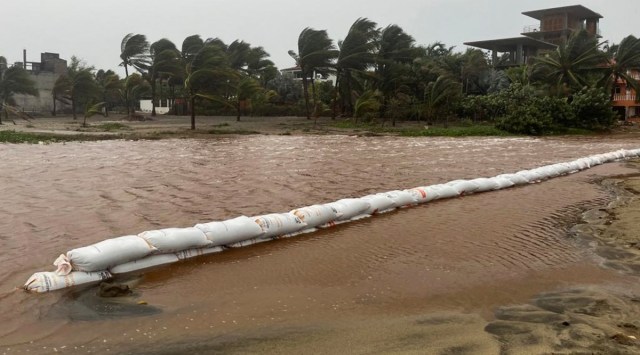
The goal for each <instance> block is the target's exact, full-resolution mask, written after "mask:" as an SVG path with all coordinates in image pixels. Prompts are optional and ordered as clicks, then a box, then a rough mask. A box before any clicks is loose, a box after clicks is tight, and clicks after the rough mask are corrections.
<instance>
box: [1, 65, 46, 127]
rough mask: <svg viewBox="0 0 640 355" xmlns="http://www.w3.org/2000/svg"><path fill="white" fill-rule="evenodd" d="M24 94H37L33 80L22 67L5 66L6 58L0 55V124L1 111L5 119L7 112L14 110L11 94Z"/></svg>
mask: <svg viewBox="0 0 640 355" xmlns="http://www.w3.org/2000/svg"><path fill="white" fill-rule="evenodd" d="M15 94H26V95H33V96H38V89H37V88H36V85H35V82H34V81H33V80H31V78H30V77H29V73H27V71H26V70H24V68H22V67H19V66H13V67H11V68H9V67H8V66H7V60H6V59H5V58H4V57H2V56H0V124H2V112H4V117H5V119H9V112H10V111H11V112H15V111H16V110H15V108H14V107H13V106H15V104H16V103H15V101H14V99H13V95H15Z"/></svg>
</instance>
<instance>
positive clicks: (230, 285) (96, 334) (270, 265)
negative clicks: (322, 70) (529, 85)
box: [0, 136, 640, 353]
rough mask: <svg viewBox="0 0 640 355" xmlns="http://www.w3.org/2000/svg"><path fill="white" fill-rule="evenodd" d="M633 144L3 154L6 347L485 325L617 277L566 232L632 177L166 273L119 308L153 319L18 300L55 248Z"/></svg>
mask: <svg viewBox="0 0 640 355" xmlns="http://www.w3.org/2000/svg"><path fill="white" fill-rule="evenodd" d="M639 143H640V142H637V141H634V140H623V139H618V140H614V139H605V140H600V139H597V138H588V139H585V138H581V139H576V138H554V139H529V138H510V139H492V138H469V139H448V138H415V139H414V138H395V137H368V138H363V137H346V136H304V137H289V136H252V137H236V138H221V139H217V140H162V141H135V142H126V141H106V142H93V143H70V144H51V145H0V196H2V203H0V246H1V247H2V253H0V285H1V286H0V301H1V302H0V324H2V327H0V347H2V349H0V350H3V351H4V349H5V348H6V349H9V350H8V351H9V352H10V353H26V352H27V350H29V351H30V352H31V353H34V352H42V353H48V352H51V351H52V349H54V348H55V350H56V351H58V350H62V349H66V350H74V351H82V352H85V350H90V351H98V352H102V351H106V349H110V350H111V349H113V350H115V351H119V352H123V351H133V352H139V351H142V350H149V351H153V350H154V349H155V350H160V349H164V348H163V346H164V345H162V344H172V346H175V347H176V349H185V347H186V345H185V344H186V343H189V344H209V343H207V342H211V341H216V340H219V341H220V342H223V343H225V344H227V343H233V341H234V339H235V338H233V336H234V335H235V336H237V337H241V336H240V335H239V334H242V336H247V335H249V336H250V335H254V336H258V335H260V336H268V335H269V334H270V333H269V332H273V331H274V329H286V330H291V329H296V330H297V331H304V332H309V333H312V334H313V333H314V331H313V329H324V330H326V329H333V330H335V329H339V327H338V325H344V324H352V323H354V322H356V323H357V322H359V321H361V320H362V319H370V320H377V321H371V322H369V324H384V322H385V321H384V319H387V318H389V317H388V316H389V315H391V316H393V317H401V316H405V315H413V314H421V313H426V312H430V311H433V310H442V309H453V310H458V311H478V312H480V313H484V314H488V313H490V310H491V309H492V307H494V306H496V305H498V304H504V303H509V302H514V301H518V300H521V299H523V298H526V297H530V296H531V295H532V294H533V293H535V292H539V291H541V290H545V289H548V288H550V287H556V286H558V285H562V284H566V283H581V282H591V281H597V280H610V279H614V278H615V277H617V276H615V275H613V274H612V273H611V272H609V271H605V270H602V269H600V268H598V267H597V263H596V262H594V256H593V255H592V253H591V251H590V250H589V248H588V247H586V246H585V245H582V244H581V243H580V241H577V240H575V239H572V238H570V237H569V236H568V233H567V224H568V223H570V222H572V221H575V218H576V216H577V215H578V214H579V213H580V211H582V210H583V209H584V208H587V207H595V206H599V205H602V204H604V203H606V201H607V200H608V198H609V195H608V193H607V192H606V191H604V190H602V189H601V188H599V187H597V186H596V185H594V184H593V183H592V181H593V180H594V179H597V178H599V177H603V176H610V175H615V174H621V173H625V172H629V170H628V169H627V168H625V167H624V166H623V165H622V164H618V163H613V164H606V165H603V166H598V167H595V168H592V169H589V170H587V171H584V172H581V173H578V174H574V175H571V176H566V177H560V178H556V179H553V180H550V181H547V182H544V183H541V184H535V185H528V186H524V187H518V188H512V189H507V190H502V191H496V192H491V193H484V194H477V195H471V196H466V197H463V198H458V199H453V200H446V201H438V202H435V203H430V204H427V205H423V206H418V207H414V208H409V209H403V210H400V211H396V212H392V213H389V214H385V215H381V216H376V217H374V218H369V219H365V220H361V221H357V222H353V223H349V224H346V225H340V226H337V227H335V228H332V229H327V230H322V231H320V232H316V233H312V234H307V235H304V236H300V237H297V238H291V239H286V240H278V241H273V242H269V243H263V244H259V245H254V246H251V247H247V248H242V249H238V250H231V251H226V252H224V253H222V254H217V255H209V256H204V257H200V258H196V259H193V260H189V261H186V262H182V263H178V264H174V265H171V266H168V267H164V268H160V269H156V270H154V271H152V272H149V273H147V274H145V275H143V276H142V277H141V278H139V279H137V280H135V287H134V290H135V292H136V295H135V298H134V299H127V300H123V301H122V302H124V303H125V304H124V306H123V307H125V310H127V312H125V313H127V314H131V313H136V310H135V309H134V308H135V307H138V308H139V309H142V307H147V306H149V307H148V308H149V309H153V310H157V311H158V312H157V313H154V312H149V313H150V314H146V315H145V314H142V315H138V316H123V317H117V316H107V315H108V314H109V310H106V311H104V312H97V313H96V306H95V304H96V302H98V304H99V302H100V300H99V299H97V298H95V297H93V296H92V295H93V293H95V292H93V291H91V290H88V291H83V292H79V291H61V292H54V293H50V294H43V295H34V294H27V293H24V292H22V291H20V290H15V289H14V288H15V287H16V286H20V285H22V284H23V283H24V281H25V280H26V279H27V278H28V277H29V276H30V275H31V274H32V273H33V272H36V271H44V270H51V269H52V268H53V267H52V265H51V263H52V262H53V260H54V259H55V258H56V257H57V255H59V254H60V253H64V252H66V251H67V250H69V249H72V248H75V247H79V246H85V245H88V244H91V243H94V242H97V241H100V240H103V239H106V238H111V237H115V236H120V235H126V234H135V233H139V232H142V231H144V230H149V229H157V228H163V227H186V226H192V225H194V224H195V223H198V222H206V221H211V220H223V219H227V218H232V217H236V216H238V215H248V216H251V215H257V214H261V213H266V212H284V211H288V210H291V209H293V208H295V207H300V206H304V205H309V204H314V203H323V202H330V201H333V200H337V199H340V198H343V197H358V196H362V195H366V194H368V193H372V192H381V191H386V190H392V189H398V188H410V187H415V186H421V185H429V184H434V183H442V182H446V181H449V180H454V179H459V178H474V177H480V176H494V175H497V174H501V173H506V172H515V171H518V170H521V169H528V168H533V167H537V166H541V165H546V164H550V163H555V162H561V161H568V160H573V159H575V158H579V157H582V156H586V155H590V154H597V153H604V152H609V151H613V150H617V149H621V148H638V147H640V144H639ZM141 300H143V301H145V302H146V303H147V305H146V306H145V305H138V304H136V302H138V301H141ZM127 302H129V303H128V304H126V303H127ZM97 307H98V308H99V307H102V306H100V305H98V306H97ZM105 307H107V306H105ZM108 307H115V306H108ZM127 307H128V308H127ZM132 309H134V310H132ZM141 312H142V313H145V311H141ZM376 322H377V323H376ZM372 327H374V326H372ZM371 329H373V328H371ZM338 333H339V332H338ZM265 334H267V335H265ZM305 334H306V333H305ZM323 334H324V333H323ZM330 338H331V336H328V339H330ZM335 338H336V339H343V338H344V337H340V336H339V335H338V334H336V335H335ZM356 338H357V337H356ZM343 341H344V342H346V341H347V340H343ZM216 344H217V343H216ZM209 345H211V344H209ZM218 345H219V344H218ZM167 346H169V345H167ZM256 349H261V350H264V351H275V350H274V349H271V348H259V347H258V348H256ZM254 350H255V349H254ZM276 350H277V349H276Z"/></svg>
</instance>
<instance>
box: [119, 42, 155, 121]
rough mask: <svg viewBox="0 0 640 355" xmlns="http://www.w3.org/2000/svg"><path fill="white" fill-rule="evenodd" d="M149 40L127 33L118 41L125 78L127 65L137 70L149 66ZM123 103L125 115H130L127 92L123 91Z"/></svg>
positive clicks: (126, 76)
mask: <svg viewBox="0 0 640 355" xmlns="http://www.w3.org/2000/svg"><path fill="white" fill-rule="evenodd" d="M148 52H149V42H147V37H146V36H145V35H142V34H133V33H129V34H127V35H126V36H124V38H123V39H122V42H121V43H120V59H121V60H122V62H121V63H120V65H121V66H123V67H124V73H125V80H126V79H127V78H129V69H128V67H129V66H132V67H133V68H135V69H136V70H137V71H139V72H144V71H146V70H147V68H148V67H149V56H148ZM125 104H126V106H127V115H130V113H131V112H130V110H129V109H130V102H129V94H128V93H127V92H125Z"/></svg>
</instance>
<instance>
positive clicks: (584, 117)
mask: <svg viewBox="0 0 640 355" xmlns="http://www.w3.org/2000/svg"><path fill="white" fill-rule="evenodd" d="M571 110H572V111H573V113H574V115H575V119H576V125H575V127H577V128H585V129H590V130H604V129H609V128H611V127H612V126H613V125H614V123H615V121H616V114H615V112H614V111H613V110H612V109H611V101H610V97H609V95H608V94H607V93H606V92H605V91H604V90H602V89H600V88H590V89H589V88H583V89H582V90H580V91H579V92H578V93H576V94H575V95H573V100H572V101H571Z"/></svg>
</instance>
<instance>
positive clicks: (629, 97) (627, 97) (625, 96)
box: [613, 94, 636, 101]
mask: <svg viewBox="0 0 640 355" xmlns="http://www.w3.org/2000/svg"><path fill="white" fill-rule="evenodd" d="M635 100H636V95H635V94H615V95H613V101H635Z"/></svg>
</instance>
